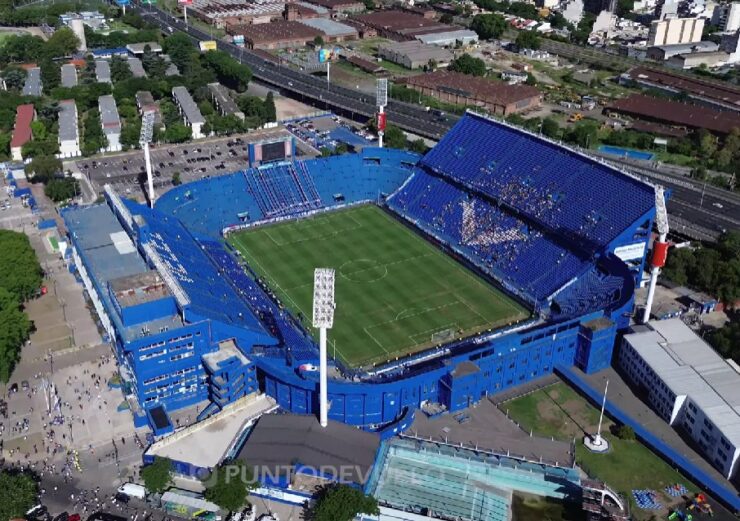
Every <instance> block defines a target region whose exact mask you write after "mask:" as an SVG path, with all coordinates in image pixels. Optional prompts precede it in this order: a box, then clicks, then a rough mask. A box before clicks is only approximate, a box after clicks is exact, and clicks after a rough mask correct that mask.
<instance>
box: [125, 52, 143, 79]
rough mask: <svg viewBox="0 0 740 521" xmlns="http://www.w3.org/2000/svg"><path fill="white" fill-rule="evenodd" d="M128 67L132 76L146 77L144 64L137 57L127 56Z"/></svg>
mask: <svg viewBox="0 0 740 521" xmlns="http://www.w3.org/2000/svg"><path fill="white" fill-rule="evenodd" d="M128 68H129V69H130V70H131V74H133V75H134V78H146V71H145V70H144V65H143V64H142V63H141V60H140V59H139V58H134V57H133V56H129V58H128Z"/></svg>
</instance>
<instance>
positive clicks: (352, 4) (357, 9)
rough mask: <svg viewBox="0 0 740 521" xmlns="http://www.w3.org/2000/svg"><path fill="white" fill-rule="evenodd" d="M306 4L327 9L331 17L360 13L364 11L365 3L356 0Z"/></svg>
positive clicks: (326, 0) (322, 1)
mask: <svg viewBox="0 0 740 521" xmlns="http://www.w3.org/2000/svg"><path fill="white" fill-rule="evenodd" d="M308 2H309V3H311V4H316V5H318V6H320V7H323V8H325V9H328V10H329V11H331V13H332V15H333V16H334V15H338V14H354V13H361V12H363V11H364V10H365V3H364V2H359V1H358V0H308Z"/></svg>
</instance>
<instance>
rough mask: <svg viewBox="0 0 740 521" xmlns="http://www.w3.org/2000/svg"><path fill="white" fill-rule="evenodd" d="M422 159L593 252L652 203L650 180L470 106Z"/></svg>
mask: <svg viewBox="0 0 740 521" xmlns="http://www.w3.org/2000/svg"><path fill="white" fill-rule="evenodd" d="M421 165H423V166H424V167H426V168H428V169H430V170H431V171H434V172H436V173H438V174H440V175H443V176H446V177H449V178H451V179H454V180H456V181H458V182H459V183H461V184H463V185H465V186H467V187H469V188H470V189H471V190H473V191H476V192H479V193H481V194H482V195H485V196H489V197H491V198H493V199H495V200H496V201H497V202H498V203H499V204H502V205H507V206H509V207H511V208H512V209H514V210H516V211H517V212H521V213H522V214H524V215H525V216H527V217H528V218H529V219H531V220H532V221H534V222H536V223H538V224H540V225H541V226H542V227H543V228H546V229H549V230H551V231H552V232H554V233H558V234H560V235H562V236H569V237H571V238H572V239H574V240H576V241H577V242H578V243H579V246H580V247H581V248H584V249H587V250H590V251H592V252H595V251H598V249H599V248H600V247H602V246H604V245H606V244H607V243H609V242H610V241H612V240H613V239H614V238H615V237H616V236H617V235H618V234H619V233H621V232H622V231H623V230H624V229H626V228H627V227H629V226H630V225H631V224H632V223H633V222H635V221H636V220H637V219H639V218H640V217H641V216H642V215H644V214H645V213H646V212H648V211H650V209H651V208H652V207H653V206H654V204H655V195H654V192H653V190H652V189H651V187H649V186H647V185H644V184H642V183H640V182H639V181H637V180H635V179H632V178H630V177H629V176H627V175H624V174H621V173H619V172H616V171H615V170H613V169H611V168H609V167H607V166H605V165H603V164H601V163H598V162H596V161H593V160H591V159H588V158H585V157H583V156H580V155H578V154H576V153H575V152H572V151H570V150H567V149H564V148H561V147H559V146H557V145H555V144H553V143H550V142H549V141H547V140H544V139H540V138H538V137H536V136H533V135H531V134H528V133H526V132H524V131H522V130H519V129H515V128H512V127H509V126H506V125H504V124H501V123H497V122H493V121H491V120H488V119H486V118H483V117H481V116H477V115H474V114H466V115H465V116H464V117H463V118H462V119H461V120H460V121H459V122H458V123H457V124H456V125H455V127H454V128H453V129H452V130H451V131H450V132H448V133H447V134H446V135H445V137H444V138H443V139H442V140H441V141H440V142H439V143H438V144H437V146H435V147H434V148H433V149H432V150H431V151H430V152H429V153H428V154H426V155H425V156H424V158H423V159H422V160H421ZM625 202H629V204H625Z"/></svg>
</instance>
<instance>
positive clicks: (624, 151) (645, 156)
mask: <svg viewBox="0 0 740 521" xmlns="http://www.w3.org/2000/svg"><path fill="white" fill-rule="evenodd" d="M599 152H604V153H606V154H611V155H614V156H621V157H628V158H630V159H642V160H643V161H652V160H653V158H654V157H655V154H651V153H650V152H640V151H639V150H630V149H629V148H622V147H613V146H611V145H601V146H600V147H599Z"/></svg>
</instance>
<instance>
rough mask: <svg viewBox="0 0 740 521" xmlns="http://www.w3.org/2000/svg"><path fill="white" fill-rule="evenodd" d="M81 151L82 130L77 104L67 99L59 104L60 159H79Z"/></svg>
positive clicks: (58, 155)
mask: <svg viewBox="0 0 740 521" xmlns="http://www.w3.org/2000/svg"><path fill="white" fill-rule="evenodd" d="M80 155H82V152H81V151H80V128H79V124H78V119H77V103H75V100H72V99H66V100H62V101H60V102H59V154H57V157H59V158H67V157H77V156H80Z"/></svg>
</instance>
